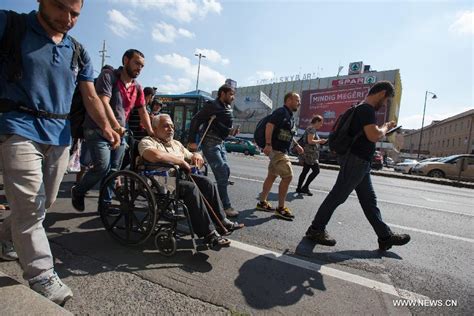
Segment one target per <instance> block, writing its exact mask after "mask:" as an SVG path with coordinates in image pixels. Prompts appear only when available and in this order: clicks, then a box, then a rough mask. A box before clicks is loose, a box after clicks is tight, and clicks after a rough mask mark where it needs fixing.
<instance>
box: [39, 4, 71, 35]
mask: <svg viewBox="0 0 474 316" xmlns="http://www.w3.org/2000/svg"><path fill="white" fill-rule="evenodd" d="M38 11H39V15H40V16H41V18H42V19H43V21H44V22H45V23H46V24H47V25H48V27H49V28H51V29H52V30H53V31H55V32H58V33H61V34H66V33H67V31H69V30H70V29H71V28H72V26H65V27H62V26H61V25H60V24H59V23H58V22H55V21H54V19H53V18H52V17H51V16H49V15H48V14H47V13H46V12H45V10H44V6H43V4H42V3H41V2H40V4H39V9H38Z"/></svg>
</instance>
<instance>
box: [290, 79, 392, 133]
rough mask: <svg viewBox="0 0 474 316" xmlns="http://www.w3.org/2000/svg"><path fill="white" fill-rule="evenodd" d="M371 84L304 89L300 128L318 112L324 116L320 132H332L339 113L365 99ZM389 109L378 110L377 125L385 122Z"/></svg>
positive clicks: (308, 122) (307, 124)
mask: <svg viewBox="0 0 474 316" xmlns="http://www.w3.org/2000/svg"><path fill="white" fill-rule="evenodd" d="M370 87H371V86H370V85H364V84H362V85H361V84H358V85H357V84H351V85H334V86H333V87H332V88H329V89H319V90H305V91H302V100H301V108H300V121H299V128H302V129H305V128H306V127H308V126H309V124H310V122H311V118H312V117H313V116H314V115H316V114H318V115H321V116H322V117H323V118H324V122H323V126H322V127H321V128H320V130H319V131H320V132H330V131H331V130H332V127H333V125H334V123H335V122H336V120H337V118H338V117H339V115H341V114H342V113H344V111H346V110H347V109H348V108H349V107H350V106H351V105H354V104H358V103H360V102H361V101H362V100H364V98H365V96H366V95H367V92H369V89H370ZM387 113H388V111H387V109H386V108H385V107H383V108H381V109H379V110H378V111H377V112H376V120H377V125H381V124H383V123H384V122H385V119H386V115H387Z"/></svg>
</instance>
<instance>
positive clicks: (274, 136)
mask: <svg viewBox="0 0 474 316" xmlns="http://www.w3.org/2000/svg"><path fill="white" fill-rule="evenodd" d="M300 104H301V102H300V96H299V95H298V94H297V93H296V92H288V93H287V94H286V95H285V98H284V106H283V107H281V108H279V109H277V110H275V111H273V113H272V114H271V116H270V117H269V119H268V122H267V123H266V124H265V147H264V148H263V153H264V154H265V155H267V156H268V157H270V163H269V164H268V174H267V177H266V179H265V181H264V182H263V189H262V193H260V202H259V203H258V204H257V206H256V209H257V210H261V211H266V212H273V211H274V212H275V216H277V217H279V218H282V219H285V220H288V221H292V220H293V218H294V217H295V216H294V215H293V213H292V212H291V210H290V209H289V208H288V207H286V206H285V200H286V194H287V193H288V187H289V186H290V183H291V180H292V179H293V169H292V167H291V161H290V158H289V157H288V151H289V150H290V146H291V143H292V142H295V141H294V139H293V136H294V134H295V119H294V117H293V112H296V111H298V108H299V107H300ZM295 147H296V150H297V152H298V153H299V154H302V153H303V152H304V150H303V148H302V147H301V146H300V145H299V144H298V143H296V142H295ZM278 176H280V177H281V182H280V185H279V187H278V207H277V208H276V209H273V208H272V206H271V204H270V203H269V202H268V201H267V197H268V194H269V193H270V190H271V189H272V185H273V182H275V180H276V178H277V177H278Z"/></svg>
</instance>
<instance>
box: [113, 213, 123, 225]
mask: <svg viewBox="0 0 474 316" xmlns="http://www.w3.org/2000/svg"><path fill="white" fill-rule="evenodd" d="M122 217H123V214H122V213H120V215H119V216H117V218H116V219H115V220H114V222H113V223H112V224H110V227H111V228H114V227H115V225H117V223H118V221H119V220H120V219H121V218H122Z"/></svg>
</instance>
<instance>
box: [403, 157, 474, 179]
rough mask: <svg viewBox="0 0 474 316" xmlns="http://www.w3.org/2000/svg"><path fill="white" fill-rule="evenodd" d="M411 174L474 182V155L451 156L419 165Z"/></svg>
mask: <svg viewBox="0 0 474 316" xmlns="http://www.w3.org/2000/svg"><path fill="white" fill-rule="evenodd" d="M412 173H413V174H416V175H421V176H429V177H434V178H449V179H459V180H467V181H473V180H474V155H467V154H466V155H453V156H449V157H445V158H441V159H440V160H438V161H432V162H425V163H420V164H418V165H416V166H415V167H413V169H412Z"/></svg>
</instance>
